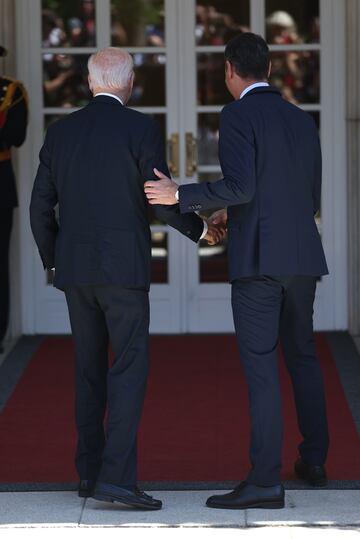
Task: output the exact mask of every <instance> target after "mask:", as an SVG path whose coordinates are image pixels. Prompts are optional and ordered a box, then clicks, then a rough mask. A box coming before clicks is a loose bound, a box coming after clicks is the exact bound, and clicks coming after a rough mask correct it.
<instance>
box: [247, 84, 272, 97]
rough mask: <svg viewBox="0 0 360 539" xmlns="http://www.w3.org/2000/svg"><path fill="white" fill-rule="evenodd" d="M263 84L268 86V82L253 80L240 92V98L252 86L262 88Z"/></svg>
mask: <svg viewBox="0 0 360 539" xmlns="http://www.w3.org/2000/svg"><path fill="white" fill-rule="evenodd" d="M264 86H270V85H269V83H268V82H254V84H250V86H248V87H247V88H245V90H243V91H242V92H241V95H240V99H242V98H243V97H244V95H246V94H247V93H248V92H250V90H253V89H254V88H262V87H264Z"/></svg>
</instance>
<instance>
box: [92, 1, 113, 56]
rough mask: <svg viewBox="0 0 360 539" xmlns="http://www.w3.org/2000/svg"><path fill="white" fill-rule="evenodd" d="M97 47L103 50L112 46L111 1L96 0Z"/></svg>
mask: <svg viewBox="0 0 360 539" xmlns="http://www.w3.org/2000/svg"><path fill="white" fill-rule="evenodd" d="M95 16H96V47H97V48H98V49H103V48H104V47H110V45H111V35H110V34H111V15H110V0H96V14H95Z"/></svg>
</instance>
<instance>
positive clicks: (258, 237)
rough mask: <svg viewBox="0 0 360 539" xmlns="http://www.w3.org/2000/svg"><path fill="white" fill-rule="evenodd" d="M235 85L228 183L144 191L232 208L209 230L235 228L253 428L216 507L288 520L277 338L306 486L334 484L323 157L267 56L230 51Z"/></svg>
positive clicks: (261, 49) (237, 293) (225, 132)
mask: <svg viewBox="0 0 360 539" xmlns="http://www.w3.org/2000/svg"><path fill="white" fill-rule="evenodd" d="M225 60H226V85H227V88H228V90H229V91H230V93H231V94H232V96H233V97H234V99H235V100H234V101H233V102H232V103H230V104H229V105H227V106H226V107H224V109H223V110H222V112H221V116H220V133H219V157H220V163H221V168H222V172H223V175H224V177H223V178H222V179H220V180H218V181H216V182H213V183H199V184H188V185H182V186H180V187H178V186H177V185H176V184H175V183H174V182H172V181H171V180H169V179H168V178H166V176H164V175H163V174H162V173H160V172H158V171H156V174H157V176H158V177H159V178H161V181H158V182H154V181H148V182H147V183H146V184H145V190H146V193H147V197H148V199H149V201H150V203H151V204H160V203H161V204H175V203H176V202H177V200H178V201H179V203H180V211H181V212H183V213H186V212H192V211H196V210H206V209H209V208H213V207H219V206H223V207H224V206H226V207H228V210H227V211H226V210H221V211H220V212H217V213H216V214H214V215H213V217H212V219H211V220H210V221H211V222H212V223H213V224H214V223H215V224H219V225H220V224H223V223H225V222H227V229H228V246H229V271H230V282H231V284H232V308H233V316H234V324H235V329H236V335H237V340H238V346H239V351H240V356H241V361H242V365H243V369H244V372H245V377H246V381H247V384H248V388H249V400H250V416H251V445H250V461H251V470H250V472H249V474H248V476H247V478H246V481H243V482H242V483H240V485H239V486H238V487H236V488H235V489H234V490H233V491H232V492H230V493H228V494H224V495H217V496H212V497H211V498H209V499H208V501H207V505H208V506H209V507H221V508H231V509H234V508H238V509H246V508H254V507H265V508H281V507H283V506H284V489H283V486H282V484H281V479H280V470H281V446H282V419H281V402H280V387H279V376H278V365H277V353H276V350H277V344H278V341H279V338H280V339H281V341H282V346H283V350H284V355H285V361H286V366H287V368H288V371H289V374H290V376H291V380H292V384H293V388H294V395H295V403H296V409H297V415H298V422H299V428H300V431H301V434H302V436H303V441H302V443H301V444H300V446H299V453H300V456H299V458H298V460H297V461H296V463H295V471H296V473H297V475H298V476H299V477H301V478H302V479H304V480H306V481H307V482H308V483H310V484H311V485H317V486H322V485H325V484H326V473H325V468H324V463H325V460H326V455H327V450H328V427H327V418H326V406H325V397H324V389H323V382H322V375H321V371H320V367H319V363H318V361H317V358H316V352H315V345H314V336H313V303H314V298H315V288H316V279H317V277H318V276H320V275H325V274H327V273H328V270H327V265H326V260H325V256H324V252H323V248H322V245H321V240H320V236H319V233H318V230H317V226H316V223H315V220H314V216H315V214H316V212H317V211H318V210H319V207H320V191H321V150H320V144H319V137H318V133H317V129H316V126H315V123H314V122H313V120H312V118H311V116H310V115H309V114H307V113H306V112H304V111H302V110H301V109H300V108H298V107H296V106H294V105H292V104H290V103H288V102H287V101H285V100H284V99H282V97H281V95H280V92H279V91H278V90H277V89H276V88H274V87H272V86H270V85H269V84H268V82H267V78H268V76H269V74H270V69H271V64H270V56H269V49H268V47H267V45H266V43H265V41H264V40H263V39H262V38H261V37H260V36H257V35H254V34H251V33H243V34H241V35H239V36H237V37H236V38H234V39H232V40H231V41H230V42H229V43H228V45H227V47H226V50H225Z"/></svg>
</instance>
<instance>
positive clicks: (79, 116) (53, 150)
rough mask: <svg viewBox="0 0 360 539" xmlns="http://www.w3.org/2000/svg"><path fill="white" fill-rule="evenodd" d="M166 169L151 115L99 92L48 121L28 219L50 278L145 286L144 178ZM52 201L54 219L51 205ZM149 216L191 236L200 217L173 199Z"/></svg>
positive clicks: (63, 282) (58, 282)
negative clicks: (52, 275) (81, 105)
mask: <svg viewBox="0 0 360 539" xmlns="http://www.w3.org/2000/svg"><path fill="white" fill-rule="evenodd" d="M153 167H158V168H159V169H160V170H165V171H167V172H168V170H167V166H166V161H165V156H164V146H163V142H162V140H161V135H160V130H159V127H158V125H157V123H156V122H154V120H152V119H151V118H150V117H149V116H146V115H144V114H141V113H139V112H136V111H134V110H131V109H128V108H126V107H123V106H122V105H121V104H120V103H119V102H118V101H117V100H116V99H114V98H112V97H107V96H98V97H96V98H94V99H93V100H92V101H91V102H90V103H89V105H88V106H86V107H85V108H83V109H82V110H80V111H78V112H75V113H73V114H70V115H69V116H67V117H66V118H65V119H63V120H61V121H59V122H57V123H55V124H53V125H52V126H50V127H49V129H48V131H47V134H46V138H45V142H44V145H43V147H42V149H41V151H40V165H39V169H38V172H37V176H36V178H35V183H34V188H33V192H32V197H31V205H30V217H31V227H32V231H33V234H34V237H35V241H36V243H37V245H38V248H39V251H40V255H41V258H42V260H43V263H44V267H47V268H51V267H54V266H55V268H56V271H55V279H54V285H55V286H56V287H58V288H60V289H64V288H65V287H67V286H71V285H104V284H107V285H109V284H111V285H119V286H122V287H125V288H140V289H148V288H149V284H150V262H151V237H150V227H149V220H148V206H147V202H146V197H145V194H144V181H146V180H147V179H149V178H150V179H156V178H155V177H154V173H153ZM57 203H59V224H58V222H57V220H56V218H55V212H54V207H55V206H56V204H57ZM155 208H156V210H155V211H156V214H157V217H158V218H159V219H161V220H163V221H165V222H166V223H168V224H169V225H171V226H172V227H174V228H176V229H177V230H179V231H180V232H182V233H183V234H185V235H186V236H187V237H189V238H190V239H192V240H193V241H195V242H196V241H198V240H199V238H200V236H201V234H202V231H203V222H202V220H201V219H200V218H199V217H198V216H197V215H193V214H189V215H186V216H185V215H181V214H180V211H179V206H178V205H175V206H169V207H166V206H157V207H155Z"/></svg>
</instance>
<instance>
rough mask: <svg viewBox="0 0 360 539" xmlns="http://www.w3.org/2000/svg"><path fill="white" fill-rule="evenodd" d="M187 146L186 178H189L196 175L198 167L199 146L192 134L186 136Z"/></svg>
mask: <svg viewBox="0 0 360 539" xmlns="http://www.w3.org/2000/svg"><path fill="white" fill-rule="evenodd" d="M185 145H186V176H187V177H188V178H189V177H191V176H193V175H194V172H195V170H196V167H197V144H196V138H195V137H194V135H193V134H192V133H186V134H185Z"/></svg>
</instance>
